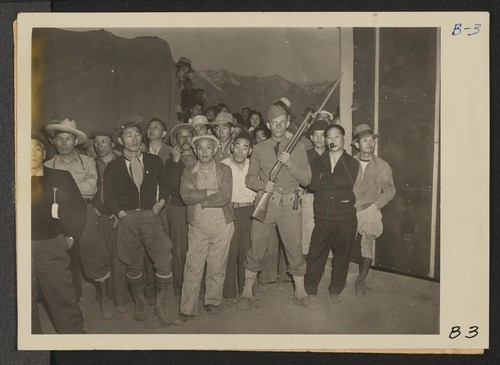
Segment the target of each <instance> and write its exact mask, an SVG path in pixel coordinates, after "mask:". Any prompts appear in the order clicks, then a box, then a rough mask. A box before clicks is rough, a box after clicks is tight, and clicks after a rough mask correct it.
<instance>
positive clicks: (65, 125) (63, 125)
mask: <svg viewBox="0 0 500 365" xmlns="http://www.w3.org/2000/svg"><path fill="white" fill-rule="evenodd" d="M45 130H46V131H47V133H48V134H49V135H50V136H51V137H54V136H55V134H56V132H67V133H71V134H72V135H74V136H75V138H76V139H77V140H78V144H83V143H85V142H86V141H87V135H86V134H85V133H83V132H82V131H81V130H79V129H78V128H77V127H76V122H75V121H74V120H69V119H68V118H66V119H64V120H63V121H60V120H57V119H53V120H51V121H50V124H48V125H46V126H45Z"/></svg>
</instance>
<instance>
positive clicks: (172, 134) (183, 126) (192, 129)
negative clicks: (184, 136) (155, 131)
mask: <svg viewBox="0 0 500 365" xmlns="http://www.w3.org/2000/svg"><path fill="white" fill-rule="evenodd" d="M183 129H186V130H188V131H190V132H191V133H192V134H193V137H196V136H197V135H198V131H197V130H196V128H195V127H193V126H192V125H191V124H188V123H181V124H177V125H176V126H175V127H174V128H172V131H171V132H170V144H171V145H172V146H173V147H177V146H178V144H177V134H179V132H180V131H182V130H183Z"/></svg>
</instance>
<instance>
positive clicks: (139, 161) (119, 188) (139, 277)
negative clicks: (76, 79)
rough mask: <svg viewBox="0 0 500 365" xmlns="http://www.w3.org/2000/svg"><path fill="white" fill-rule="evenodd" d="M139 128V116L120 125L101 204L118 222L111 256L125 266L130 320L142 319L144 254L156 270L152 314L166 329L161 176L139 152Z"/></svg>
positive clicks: (166, 243) (166, 244)
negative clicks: (118, 153) (131, 311)
mask: <svg viewBox="0 0 500 365" xmlns="http://www.w3.org/2000/svg"><path fill="white" fill-rule="evenodd" d="M143 128H144V124H143V121H142V118H141V117H140V116H137V115H132V116H128V117H126V118H124V119H123V120H122V123H121V126H120V127H119V128H118V131H117V132H118V138H117V140H118V142H119V143H120V144H121V145H122V146H123V155H122V156H120V157H117V158H116V159H115V160H114V161H112V162H110V163H109V164H108V166H107V167H106V170H105V171H104V204H105V205H106V207H107V208H108V209H109V210H110V212H111V213H112V214H114V215H115V216H116V217H118V233H117V251H118V257H119V258H120V260H121V261H123V262H124V263H125V264H126V265H127V275H126V276H127V281H128V284H129V289H130V292H131V294H132V297H133V298H134V301H135V310H134V319H135V320H137V321H144V320H146V299H145V297H144V288H145V284H146V282H145V275H144V274H143V262H144V251H146V252H147V254H148V255H149V256H150V257H151V260H152V261H153V263H154V268H155V271H156V275H155V286H156V303H155V314H156V315H157V316H158V317H159V319H160V323H161V324H162V325H168V324H170V323H171V321H170V318H169V315H168V309H167V293H168V288H169V287H170V283H171V281H172V270H171V264H170V260H171V249H172V246H171V242H170V239H169V237H168V236H167V235H166V234H165V232H164V231H163V228H162V225H161V220H160V212H161V210H162V209H163V208H164V207H165V204H166V201H167V200H168V195H167V189H166V184H167V181H166V178H167V177H166V172H165V167H164V165H163V163H162V161H161V159H160V158H159V157H158V156H155V155H151V154H149V153H142V152H141V151H140V147H141V141H142V136H143ZM157 186H159V197H157V190H156V189H157ZM158 199H159V200H158Z"/></svg>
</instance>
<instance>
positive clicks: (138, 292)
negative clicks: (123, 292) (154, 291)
mask: <svg viewBox="0 0 500 365" xmlns="http://www.w3.org/2000/svg"><path fill="white" fill-rule="evenodd" d="M127 282H128V286H129V290H130V294H131V295H132V298H134V302H135V309H134V320H136V321H145V320H146V305H147V304H146V298H145V297H144V287H145V286H146V280H145V278H144V275H141V276H140V277H138V278H136V279H130V278H129V277H128V276H127Z"/></svg>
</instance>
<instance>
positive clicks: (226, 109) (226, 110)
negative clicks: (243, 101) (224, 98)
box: [220, 106, 229, 113]
mask: <svg viewBox="0 0 500 365" xmlns="http://www.w3.org/2000/svg"><path fill="white" fill-rule="evenodd" d="M220 111H221V112H226V113H229V109H228V108H227V107H225V106H223V107H222V108H221V109H220Z"/></svg>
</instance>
